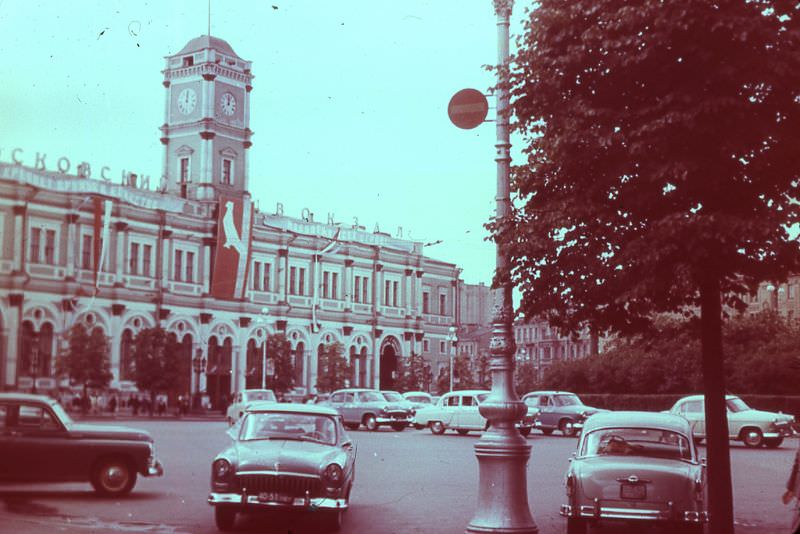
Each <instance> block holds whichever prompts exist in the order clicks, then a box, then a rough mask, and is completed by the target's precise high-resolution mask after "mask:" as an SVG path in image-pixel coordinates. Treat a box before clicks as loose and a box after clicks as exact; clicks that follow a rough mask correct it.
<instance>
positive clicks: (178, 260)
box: [173, 250, 183, 281]
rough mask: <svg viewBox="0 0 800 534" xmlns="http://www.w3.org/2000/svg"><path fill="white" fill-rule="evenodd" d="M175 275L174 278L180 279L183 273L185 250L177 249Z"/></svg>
mask: <svg viewBox="0 0 800 534" xmlns="http://www.w3.org/2000/svg"><path fill="white" fill-rule="evenodd" d="M174 271H175V275H174V276H173V279H174V280H178V281H180V279H181V274H182V273H183V251H182V250H176V251H175V269H174Z"/></svg>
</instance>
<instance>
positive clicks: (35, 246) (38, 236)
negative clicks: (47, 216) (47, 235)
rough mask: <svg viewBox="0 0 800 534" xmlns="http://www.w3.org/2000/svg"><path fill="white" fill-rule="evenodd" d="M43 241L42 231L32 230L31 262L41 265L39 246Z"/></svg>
mask: <svg viewBox="0 0 800 534" xmlns="http://www.w3.org/2000/svg"><path fill="white" fill-rule="evenodd" d="M41 240H42V229H41V228H31V247H30V254H28V256H30V262H31V263H39V244H40V242H41Z"/></svg>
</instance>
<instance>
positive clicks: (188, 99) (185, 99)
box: [178, 89, 197, 115]
mask: <svg viewBox="0 0 800 534" xmlns="http://www.w3.org/2000/svg"><path fill="white" fill-rule="evenodd" d="M195 104H197V93H195V92H194V90H192V89H184V90H183V91H181V92H180V94H179V95H178V110H180V112H181V113H183V114H184V115H188V114H189V113H191V112H192V111H194V106H195Z"/></svg>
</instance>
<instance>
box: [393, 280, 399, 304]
mask: <svg viewBox="0 0 800 534" xmlns="http://www.w3.org/2000/svg"><path fill="white" fill-rule="evenodd" d="M399 285H400V284H399V283H398V282H392V306H394V307H395V308H396V307H397V289H398V287H399Z"/></svg>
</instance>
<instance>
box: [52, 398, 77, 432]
mask: <svg viewBox="0 0 800 534" xmlns="http://www.w3.org/2000/svg"><path fill="white" fill-rule="evenodd" d="M50 407H51V408H52V409H53V411H54V412H55V414H56V417H58V418H59V419H61V422H62V423H64V426H69V425H71V424H72V423H73V421H72V417H70V416H69V414H68V413H67V411H66V410H65V409H64V407H63V406H61V405H60V404H59V403H57V402H54V403H53V404H51V405H50Z"/></svg>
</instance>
